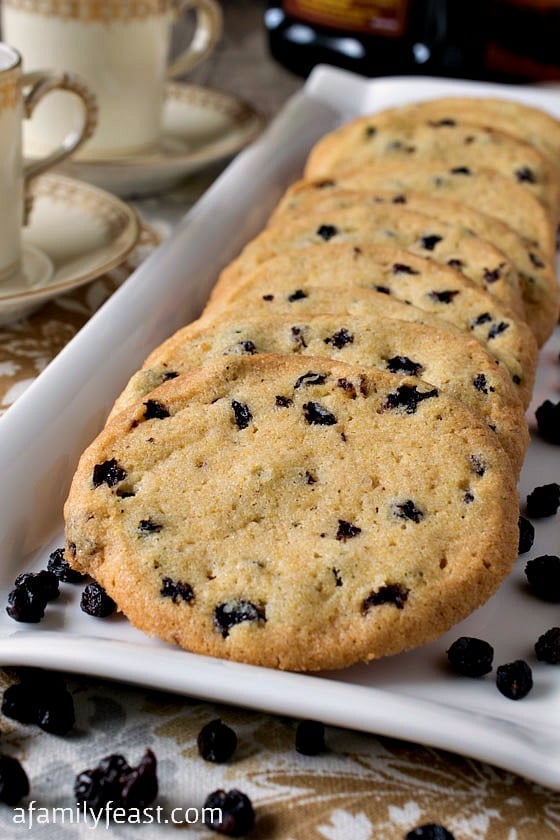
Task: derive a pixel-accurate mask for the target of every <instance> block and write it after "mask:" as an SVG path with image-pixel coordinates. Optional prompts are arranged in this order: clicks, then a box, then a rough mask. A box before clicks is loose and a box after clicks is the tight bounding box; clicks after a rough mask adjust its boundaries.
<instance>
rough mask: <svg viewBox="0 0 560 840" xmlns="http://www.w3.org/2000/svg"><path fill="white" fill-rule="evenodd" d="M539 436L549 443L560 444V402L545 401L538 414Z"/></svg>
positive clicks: (538, 409) (537, 411)
mask: <svg viewBox="0 0 560 840" xmlns="http://www.w3.org/2000/svg"><path fill="white" fill-rule="evenodd" d="M535 417H536V419H537V427H538V430H539V434H540V436H541V437H542V438H544V440H546V441H548V442H549V443H555V444H560V402H557V403H553V402H551V401H550V400H545V401H544V402H543V403H542V405H540V406H539V407H538V408H537V410H536V412H535Z"/></svg>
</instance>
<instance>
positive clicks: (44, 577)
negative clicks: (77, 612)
mask: <svg viewBox="0 0 560 840" xmlns="http://www.w3.org/2000/svg"><path fill="white" fill-rule="evenodd" d="M14 586H15V587H16V589H17V588H18V587H21V586H23V587H24V588H25V589H28V590H29V592H31V593H33V594H34V595H38V596H41V597H43V598H44V600H45V601H55V600H56V599H57V598H58V596H59V595H60V590H59V588H58V578H57V576H56V575H55V574H53V572H48V571H46V570H45V569H42V570H41V571H40V572H24V573H23V574H21V575H18V576H17V578H16V579H15V581H14Z"/></svg>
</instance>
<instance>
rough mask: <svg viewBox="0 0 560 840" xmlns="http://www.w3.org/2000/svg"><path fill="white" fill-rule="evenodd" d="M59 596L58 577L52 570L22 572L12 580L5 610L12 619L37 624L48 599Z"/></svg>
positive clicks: (51, 599) (43, 613)
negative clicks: (12, 584) (11, 587)
mask: <svg viewBox="0 0 560 840" xmlns="http://www.w3.org/2000/svg"><path fill="white" fill-rule="evenodd" d="M58 596H59V590H58V578H57V577H56V575H54V574H53V573H52V572H48V571H45V570H44V569H43V570H42V571H40V572H24V573H23V574H21V575H18V576H17V578H16V579H15V581H14V589H12V591H11V592H10V594H9V595H8V606H7V607H6V612H7V613H8V615H9V616H10V618H13V619H14V621H21V622H25V623H28V624H37V623H38V622H39V621H41V619H42V618H43V616H44V615H45V609H46V607H47V604H48V602H49V601H54V600H55V599H56V598H58Z"/></svg>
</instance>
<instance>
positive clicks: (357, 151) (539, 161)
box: [305, 107, 560, 218]
mask: <svg viewBox="0 0 560 840" xmlns="http://www.w3.org/2000/svg"><path fill="white" fill-rule="evenodd" d="M403 157H405V158H406V159H407V160H410V161H414V162H415V163H416V165H417V166H420V167H421V166H422V163H423V161H424V160H441V161H445V162H446V163H447V165H448V166H449V167H450V168H453V169H456V170H458V171H459V172H460V170H461V169H465V168H468V167H469V166H471V165H474V166H484V167H487V168H489V169H494V170H496V171H497V172H500V173H501V174H502V175H504V176H505V177H506V178H509V179H511V180H512V181H513V182H514V183H516V184H520V185H521V186H522V187H523V188H524V189H526V190H528V191H529V192H530V193H531V194H532V195H534V196H535V198H537V199H538V200H539V201H540V202H541V203H542V204H543V206H544V207H545V208H546V209H547V210H548V212H549V213H551V214H552V216H553V218H558V215H559V211H560V182H559V179H558V175H557V172H556V169H555V168H554V167H553V166H552V165H551V164H550V163H549V161H548V159H547V158H546V157H544V156H543V155H542V154H541V153H540V152H539V151H538V149H536V148H535V147H534V146H531V145H530V144H529V143H525V142H523V141H522V140H519V139H518V138H516V137H514V136H512V135H511V134H506V133H504V132H502V131H498V130H496V129H494V128H490V127H488V126H483V125H477V124H476V123H469V122H466V121H465V120H461V119H459V118H458V117H455V118H454V119H452V120H449V119H438V118H435V119H430V118H429V117H426V116H425V115H424V114H423V113H422V112H418V111H416V110H414V111H413V110H412V109H410V108H407V107H402V108H391V109H389V110H387V111H380V112H378V113H376V114H371V115H368V116H365V117H358V118H357V119H355V120H351V121H350V122H348V123H346V124H345V125H343V126H341V127H340V128H337V129H335V130H334V131H331V132H329V133H328V134H325V135H324V137H322V138H321V139H320V140H319V141H318V143H316V145H315V146H314V147H313V149H312V151H311V153H310V155H309V157H308V160H307V164H306V167H305V175H306V177H307V178H322V177H325V176H328V175H331V174H333V173H339V172H344V171H345V170H348V169H358V168H360V167H361V166H364V165H367V164H368V163H376V162H377V163H383V162H384V161H385V160H392V159H399V158H403Z"/></svg>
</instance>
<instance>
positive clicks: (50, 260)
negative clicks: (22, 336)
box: [0, 173, 139, 325]
mask: <svg viewBox="0 0 560 840" xmlns="http://www.w3.org/2000/svg"><path fill="white" fill-rule="evenodd" d="M32 188H33V194H34V200H33V209H32V211H31V216H30V219H29V225H28V226H27V227H26V228H24V230H23V270H22V273H21V274H20V276H19V277H18V278H15V279H14V280H12V281H11V282H10V285H9V287H8V286H5V287H4V288H2V289H0V325H1V324H7V323H9V322H11V321H14V320H16V319H18V318H22V317H24V316H25V315H29V314H30V313H31V312H33V311H34V310H35V309H38V308H39V307H40V306H42V305H43V304H44V303H46V301H47V300H49V299H50V298H53V297H55V296H56V295H61V294H64V293H65V292H68V291H70V290H71V289H74V288H76V287H77V286H81V285H82V284H84V283H87V282H89V281H90V280H93V279H94V278H95V277H98V276H99V275H100V274H103V273H104V272H105V271H108V270H109V269H111V268H114V267H115V266H116V265H118V264H119V263H121V262H122V261H123V260H124V259H125V257H126V256H127V254H128V253H129V252H130V251H131V250H132V248H133V247H134V245H135V244H136V242H137V240H138V236H139V224H138V219H137V216H136V213H135V212H134V210H133V209H132V208H131V207H129V206H128V205H127V204H125V203H124V202H123V201H121V200H120V199H118V198H116V197H115V196H113V195H110V194H109V193H106V192H104V191H103V190H100V189H98V188H97V187H93V186H91V185H90V184H84V183H82V182H80V181H76V180H74V179H72V178H66V177H64V176H62V175H57V174H54V173H49V174H48V175H42V176H40V177H39V178H37V179H36V180H35V181H34V182H33V186H32Z"/></svg>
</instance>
